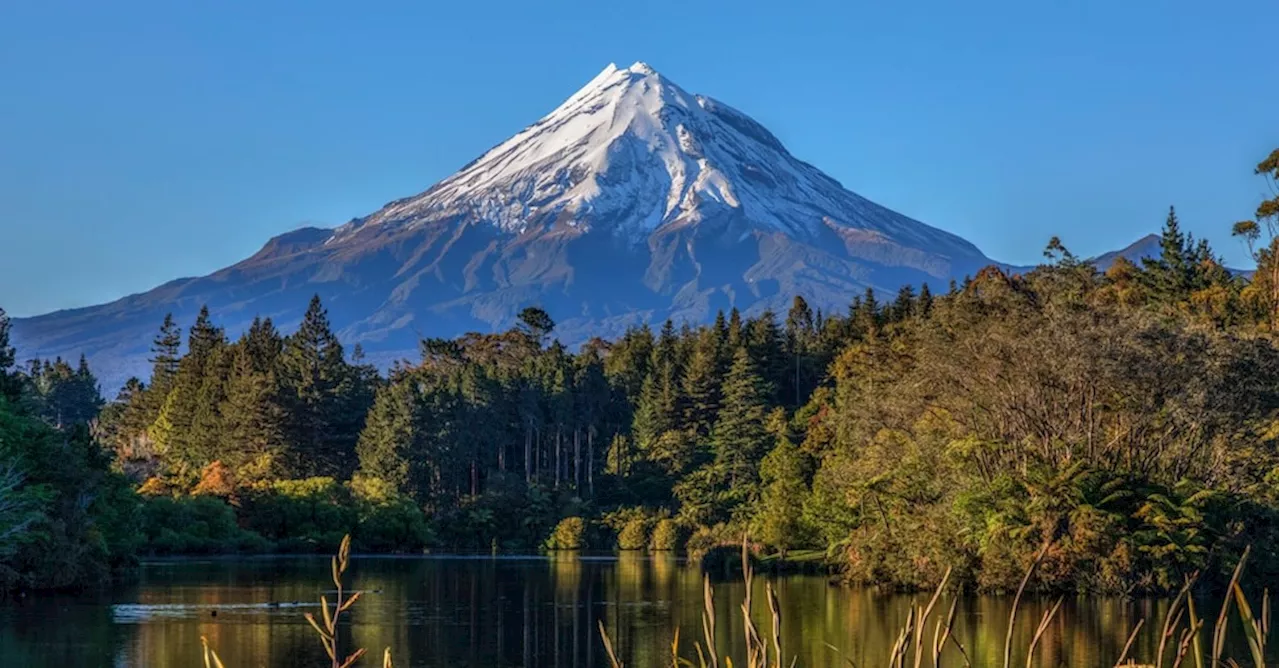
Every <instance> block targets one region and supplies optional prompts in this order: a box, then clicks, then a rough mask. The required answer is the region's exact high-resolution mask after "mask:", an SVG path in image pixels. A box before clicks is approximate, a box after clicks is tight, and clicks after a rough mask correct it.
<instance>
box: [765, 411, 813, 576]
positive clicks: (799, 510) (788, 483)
mask: <svg viewBox="0 0 1280 668" xmlns="http://www.w3.org/2000/svg"><path fill="white" fill-rule="evenodd" d="M760 479H761V482H762V483H763V485H764V489H763V491H762V492H761V495H760V509H759V512H757V513H756V516H755V518H754V522H753V523H754V525H755V535H756V536H757V537H758V538H759V539H760V540H762V541H764V542H765V543H766V544H768V545H772V546H774V547H776V548H777V549H778V550H779V552H781V553H782V554H783V555H785V554H786V552H787V550H789V549H791V548H795V547H799V546H801V545H802V544H803V543H804V541H805V538H806V531H805V527H804V523H803V516H804V503H805V498H806V497H807V496H808V488H807V486H806V485H805V466H804V459H803V455H802V454H801V453H800V450H799V449H798V448H796V446H795V444H793V443H792V442H791V439H789V438H787V437H786V435H779V437H778V442H777V445H776V446H774V449H773V451H772V452H770V453H769V454H768V455H767V456H766V457H765V458H764V460H763V461H761V463H760Z"/></svg>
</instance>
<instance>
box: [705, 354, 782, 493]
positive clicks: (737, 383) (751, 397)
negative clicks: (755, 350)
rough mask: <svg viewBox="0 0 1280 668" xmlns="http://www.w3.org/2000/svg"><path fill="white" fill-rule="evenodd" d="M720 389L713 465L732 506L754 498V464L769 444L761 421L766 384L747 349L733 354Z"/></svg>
mask: <svg viewBox="0 0 1280 668" xmlns="http://www.w3.org/2000/svg"><path fill="white" fill-rule="evenodd" d="M723 392H724V399H723V407H722V408H721V410H720V416H719V419H718V420H717V421H716V426H715V431H714V432H713V433H714V437H713V445H714V448H715V467H716V469H717V472H718V474H719V477H720V478H721V480H723V484H724V485H725V489H724V492H725V493H726V494H727V498H728V499H729V500H730V503H729V504H728V505H735V504H739V503H743V502H746V501H748V500H750V499H751V498H754V496H755V490H756V487H757V477H756V464H757V462H759V461H760V457H761V456H762V455H763V454H764V450H765V449H766V448H767V447H768V443H769V436H768V433H767V432H766V431H765V422H764V420H765V401H766V398H767V397H768V395H769V387H768V385H767V384H766V383H765V381H764V380H763V379H761V378H760V376H759V375H758V374H757V373H756V369H755V365H754V364H753V363H752V360H751V357H750V356H749V355H748V354H747V352H746V350H743V349H739V350H738V351H737V352H736V353H734V356H733V365H732V366H731V367H730V368H729V375H728V376H727V377H726V378H725V382H724V390H723Z"/></svg>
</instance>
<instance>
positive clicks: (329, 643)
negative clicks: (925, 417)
mask: <svg viewBox="0 0 1280 668" xmlns="http://www.w3.org/2000/svg"><path fill="white" fill-rule="evenodd" d="M1051 545H1052V542H1046V543H1045V544H1044V546H1043V547H1041V548H1040V551H1039V552H1038V553H1036V556H1035V558H1034V559H1033V560H1032V562H1031V565H1030V566H1028V567H1027V571H1026V573H1025V574H1024V575H1023V576H1022V582H1021V584H1020V585H1019V586H1018V591H1017V593H1016V594H1015V595H1014V597H1013V607H1012V609H1011V610H1010V611H1009V622H1008V627H1007V628H1006V629H1005V642H1004V662H1003V664H1002V668H1010V666H1011V665H1013V664H1012V663H1011V661H1012V656H1013V629H1014V624H1015V622H1016V621H1017V618H1018V608H1019V607H1020V605H1021V602H1022V594H1023V593H1024V592H1025V591H1026V588H1027V584H1028V583H1029V582H1030V581H1031V578H1032V576H1033V575H1034V574H1035V571H1036V568H1037V567H1039V565H1040V562H1041V561H1042V560H1043V559H1044V555H1045V553H1046V552H1048V551H1049V547H1050V546H1051ZM350 558H351V536H346V537H344V538H343V539H342V544H341V545H340V546H339V547H338V554H337V555H336V556H334V557H333V559H332V561H331V566H332V568H331V572H332V575H333V584H334V586H335V587H336V594H335V596H334V601H333V603H332V610H333V611H332V613H331V612H330V602H329V600H328V598H327V597H325V596H321V597H320V609H321V613H322V619H320V620H317V619H316V618H315V616H314V615H312V614H311V613H305V615H304V616H305V617H306V619H307V621H308V622H309V623H310V624H311V626H312V628H314V629H315V630H316V633H317V634H318V635H319V636H320V642H321V644H322V645H323V646H324V650H325V653H326V654H328V655H329V659H330V660H331V661H332V664H331V668H352V667H353V666H354V665H355V664H356V662H357V661H359V660H360V659H361V658H362V657H363V656H364V655H365V648H363V647H360V648H357V649H355V650H354V651H352V652H351V653H350V654H348V655H347V656H346V658H345V659H339V657H340V656H342V650H341V648H340V647H339V643H338V620H339V618H340V617H341V615H342V614H343V613H344V612H346V611H347V610H348V609H350V607H351V606H352V605H354V604H355V602H356V601H357V600H359V598H360V592H358V591H357V592H354V593H352V594H351V595H350V596H347V597H346V598H343V584H342V577H343V575H345V574H346V572H347V567H348V566H349V565H350ZM1248 558H1249V549H1248V548H1246V549H1245V551H1244V554H1242V555H1241V556H1240V561H1239V563H1237V564H1236V568H1235V571H1234V572H1233V573H1232V574H1231V582H1230V584H1229V585H1228V587H1227V593H1226V595H1225V596H1224V597H1223V600H1222V607H1221V609H1220V610H1219V612H1218V617H1217V620H1216V621H1215V623H1214V625H1213V634H1212V642H1211V643H1210V646H1209V652H1208V654H1206V653H1205V652H1204V648H1203V647H1202V643H1201V642H1200V631H1201V630H1202V629H1203V628H1204V620H1203V619H1202V618H1200V617H1199V616H1198V615H1197V614H1196V607H1195V603H1194V601H1193V600H1192V598H1191V587H1192V585H1194V584H1195V581H1196V576H1197V574H1193V575H1192V576H1191V577H1189V578H1187V580H1186V582H1185V583H1184V584H1183V586H1182V589H1180V590H1179V591H1178V595H1177V596H1176V597H1175V598H1174V599H1173V602H1172V603H1171V604H1170V606H1169V609H1168V611H1166V613H1165V617H1164V622H1163V624H1162V626H1161V631H1160V643H1159V644H1158V645H1157V648H1156V656H1155V661H1154V662H1153V663H1138V662H1137V661H1136V660H1135V659H1134V658H1132V657H1130V656H1129V650H1130V648H1131V647H1132V646H1133V642H1134V640H1135V639H1136V638H1137V637H1138V631H1139V630H1140V629H1142V627H1143V625H1144V624H1145V623H1146V619H1139V620H1138V623H1137V624H1135V625H1134V627H1133V631H1132V632H1130V634H1129V638H1128V641H1127V642H1125V645H1124V649H1123V650H1121V652H1120V656H1119V657H1117V658H1116V662H1115V664H1114V668H1165V667H1166V666H1172V667H1173V668H1179V667H1181V666H1182V665H1183V664H1184V662H1185V661H1186V660H1187V659H1190V660H1191V661H1192V663H1191V664H1190V665H1192V666H1195V668H1206V667H1208V668H1223V667H1226V668H1243V666H1246V665H1250V664H1252V665H1253V666H1254V667H1255V668H1264V667H1265V666H1266V657H1265V649H1266V646H1267V638H1268V636H1269V634H1270V632H1271V628H1270V624H1271V594H1270V591H1268V590H1267V589H1263V591H1262V610H1261V613H1262V614H1261V615H1259V616H1255V615H1254V614H1253V608H1252V607H1251V606H1250V605H1249V601H1248V599H1247V598H1246V597H1245V595H1244V591H1243V590H1242V589H1241V588H1240V574H1241V573H1242V572H1243V571H1244V566H1245V562H1246V561H1247V560H1248ZM742 577H743V581H744V583H745V585H746V589H745V593H744V595H743V600H742V604H741V610H742V620H743V629H744V633H743V635H744V640H745V648H744V649H745V651H746V655H745V656H746V663H745V664H744V666H745V668H796V662H797V659H798V657H797V656H796V655H792V656H791V659H790V661H789V662H787V661H785V658H784V657H785V656H786V655H785V653H784V652H783V647H782V613H781V611H780V606H779V604H778V596H777V593H776V592H775V591H774V589H773V583H772V582H768V581H766V582H765V598H766V599H767V601H766V602H767V605H768V608H769V616H770V620H771V621H772V624H771V625H770V628H769V630H768V635H767V636H766V635H762V634H761V631H760V629H759V628H758V627H757V626H756V623H755V620H753V619H752V618H751V609H752V601H751V584H752V581H753V579H754V577H755V573H754V571H753V569H752V568H751V557H750V551H749V549H748V541H747V537H746V536H743V539H742ZM950 579H951V569H949V568H948V569H947V571H946V573H944V574H943V576H942V581H941V582H939V583H938V586H937V588H936V589H934V591H933V596H932V597H930V598H929V602H928V603H927V604H925V605H923V606H920V605H915V606H912V607H911V609H910V610H909V611H908V613H907V618H906V620H905V621H904V622H903V624H902V626H901V627H900V628H899V630H898V634H897V637H896V639H895V641H894V644H893V646H892V649H891V650H890V653H889V656H887V657H884V662H885V663H887V664H888V666H889V668H922V667H925V666H928V667H931V668H942V667H943V666H944V665H945V666H953V665H957V666H958V665H963V666H967V667H972V666H973V663H972V662H971V661H970V660H969V654H968V652H966V651H965V648H964V645H963V644H962V643H961V642H960V640H959V639H957V638H956V637H955V635H954V633H953V632H952V631H953V629H954V622H955V617H956V602H957V599H954V598H953V599H952V601H951V606H950V608H949V610H948V612H947V614H946V615H945V616H938V617H937V618H936V619H935V618H934V614H933V613H934V610H935V609H936V607H937V603H938V599H939V598H941V597H942V592H943V590H944V589H946V586H947V582H948V581H949V580H950ZM702 599H703V607H702V635H703V640H702V641H701V642H699V641H694V643H693V648H694V651H695V653H696V654H697V660H698V662H697V663H696V664H695V663H694V662H693V661H692V660H690V659H688V658H685V657H682V656H680V629H679V628H676V631H675V635H674V637H673V638H672V640H671V663H670V664H669V668H695V667H696V668H721V666H723V667H724V668H734V662H733V659H732V658H731V656H730V654H729V652H728V651H725V650H722V649H721V648H719V647H717V646H716V642H715V635H716V610H715V597H714V594H713V593H712V590H711V579H710V577H708V576H707V575H706V574H703V576H702ZM1233 602H1234V604H1235V605H1236V607H1237V608H1238V609H1239V615H1240V620H1241V622H1242V623H1243V625H1244V635H1245V644H1246V646H1247V648H1248V651H1249V663H1241V662H1239V661H1237V660H1236V659H1234V658H1231V657H1228V658H1226V659H1223V658H1222V653H1223V651H1224V649H1225V644H1226V637H1227V618H1228V617H1230V612H1231V606H1232V603H1233ZM1061 607H1062V598H1061V597H1059V598H1058V600H1057V601H1056V602H1054V604H1053V605H1052V606H1051V607H1050V608H1049V609H1048V610H1046V611H1045V613H1044V614H1043V615H1042V616H1041V618H1040V623H1039V625H1037V627H1036V632H1035V634H1034V635H1033V636H1032V638H1031V642H1030V644H1029V645H1028V646H1027V648H1026V657H1027V658H1026V668H1031V666H1032V665H1033V663H1034V659H1035V654H1036V647H1037V646H1038V645H1039V644H1040V640H1041V638H1042V637H1043V636H1044V634H1045V632H1046V631H1047V630H1048V629H1049V625H1050V623H1051V622H1052V621H1053V619H1054V617H1056V616H1057V614H1058V610H1059V609H1060V608H1061ZM1184 615H1185V619H1184ZM931 624H932V629H933V631H932V633H930V632H929V629H930V625H931ZM597 625H598V627H599V630H600V640H601V641H602V642H603V644H604V649H605V655H606V656H607V657H608V660H609V665H610V666H611V668H624V665H623V663H622V661H621V660H620V659H619V658H618V655H617V653H616V652H615V651H614V645H613V641H612V640H611V639H610V637H609V632H608V630H607V629H605V626H604V621H602V620H601V621H597ZM1174 638H1177V639H1178V640H1177V642H1176V643H1171V641H1172V640H1173V639H1174ZM200 642H201V643H202V644H203V646H204V665H205V668H226V667H225V666H224V665H223V663H222V660H221V659H219V658H218V654H217V652H215V651H214V650H213V649H211V648H210V647H209V643H208V641H207V640H206V639H205V638H204V637H201V638H200ZM948 644H949V645H950V646H951V647H954V648H955V652H954V653H953V654H952V655H948V656H946V657H945V658H947V659H949V660H950V661H947V662H944V661H943V659H944V656H943V654H944V651H945V650H946V649H947V648H948ZM827 647H829V648H831V649H832V650H833V651H838V650H836V648H835V647H833V646H832V645H830V644H828V645H827ZM956 654H958V655H959V657H958V658H959V661H960V662H962V663H960V662H957V661H955V659H956V658H957V657H955V656H954V655H956ZM771 656H772V659H771V658H770V657H771ZM1166 657H1167V660H1166ZM842 658H843V659H844V660H845V662H846V663H848V664H849V666H850V668H860V667H859V665H858V664H856V663H854V661H853V660H852V659H850V658H848V657H842ZM864 665H865V664H864ZM876 665H880V664H876ZM382 667H383V668H392V663H391V648H390V647H388V648H386V649H385V650H384V651H383V654H382Z"/></svg>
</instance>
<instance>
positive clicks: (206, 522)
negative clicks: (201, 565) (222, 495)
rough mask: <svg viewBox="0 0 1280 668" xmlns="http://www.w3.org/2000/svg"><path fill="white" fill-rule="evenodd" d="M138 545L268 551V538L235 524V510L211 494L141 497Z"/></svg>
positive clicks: (152, 549) (173, 550)
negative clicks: (140, 540)
mask: <svg viewBox="0 0 1280 668" xmlns="http://www.w3.org/2000/svg"><path fill="white" fill-rule="evenodd" d="M144 499H145V500H144V501H143V503H142V506H141V509H140V510H141V512H140V513H139V516H140V520H141V527H142V537H143V542H142V549H143V551H145V552H149V553H151V554H216V553H226V552H268V551H270V550H271V543H270V541H268V540H266V539H264V538H263V537H262V536H260V535H258V534H256V533H253V532H252V531H246V530H244V529H242V528H240V527H239V525H237V524H236V515H235V511H234V510H232V508H231V506H229V505H227V503H226V502H225V501H223V500H221V499H219V498H216V497H212V496H203V495H202V496H189V497H167V496H159V497H150V498H146V497H144Z"/></svg>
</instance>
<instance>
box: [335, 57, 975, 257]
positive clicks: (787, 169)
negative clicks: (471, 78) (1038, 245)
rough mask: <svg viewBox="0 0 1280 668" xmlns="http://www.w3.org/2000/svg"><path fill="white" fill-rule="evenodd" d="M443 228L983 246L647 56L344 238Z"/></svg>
mask: <svg viewBox="0 0 1280 668" xmlns="http://www.w3.org/2000/svg"><path fill="white" fill-rule="evenodd" d="M442 220H453V221H456V222H458V223H460V224H480V225H490V226H493V227H496V228H498V229H499V230H502V231H504V232H506V233H512V234H520V233H523V232H526V231H528V230H530V229H543V230H545V229H549V227H560V228H568V229H571V230H575V231H578V232H586V231H588V230H596V231H604V230H607V231H608V232H610V233H612V234H613V235H615V236H617V237H620V238H623V239H626V240H629V241H631V242H635V243H639V242H642V241H643V240H644V239H646V238H647V237H648V235H649V234H651V233H653V232H654V231H655V230H659V229H662V228H666V227H668V226H684V225H697V224H700V223H703V222H705V221H708V220H716V221H719V222H720V223H721V224H723V225H729V224H732V225H734V226H735V229H737V228H738V227H740V228H742V229H741V232H743V233H745V232H746V231H748V230H750V229H762V230H768V231H778V232H783V233H786V234H787V235H789V236H792V237H795V238H813V237H814V236H815V235H817V234H819V233H820V232H821V231H822V230H823V229H824V228H827V227H832V226H834V227H836V228H852V229H858V230H870V231H872V232H874V233H875V234H878V235H884V236H887V237H891V238H897V239H899V240H905V239H903V237H906V238H909V239H911V240H912V241H919V240H920V239H918V238H917V237H924V238H927V239H928V240H929V241H930V242H932V243H934V245H937V243H938V242H941V243H942V245H944V246H952V245H954V244H959V245H961V246H964V247H966V248H964V252H965V254H968V253H970V252H972V253H976V252H977V251H976V249H974V248H972V246H970V245H969V244H967V243H965V242H963V241H962V240H960V239H959V238H957V237H954V236H952V235H949V234H946V233H943V232H941V231H939V230H935V229H933V228H929V227H927V226H925V225H922V224H920V223H917V222H916V221H913V220H910V219H908V218H906V217H904V216H900V215H898V214H896V213H893V212H891V211H889V210H887V209H884V208H882V207H879V206H877V205H875V204H873V203H871V202H868V201H867V200H865V199H863V198H861V197H859V196H857V195H855V194H853V193H851V192H849V191H848V190H845V189H844V188H843V187H842V186H841V185H840V184H839V183H838V182H836V181H835V180H833V179H831V178H830V177H828V176H826V175H825V174H823V173H822V172H821V171H819V170H818V169H816V168H814V167H812V166H811V165H809V164H807V163H804V162H802V161H800V160H798V159H796V158H795V157H793V156H792V155H791V154H790V153H789V152H788V151H787V150H786V149H785V148H784V147H783V145H782V143H781V142H779V141H778V139H777V138H776V137H774V136H773V135H772V134H771V133H770V132H769V131H768V130H766V129H765V128H764V127H763V126H761V125H760V124H759V123H757V122H755V121H754V120H752V119H751V118H750V117H748V116H747V115H746V114H743V113H742V112H740V111H737V110H735V109H733V108H732V107H729V106H728V105H725V104H723V103H721V102H718V101H716V100H714V99H712V98H709V97H705V96H701V95H694V94H691V93H689V92H687V91H685V90H684V89H683V88H681V87H680V86H678V85H676V84H675V83H674V82H672V81H671V80H669V79H667V78H666V77H664V76H663V75H661V74H660V73H658V71H657V70H655V69H654V68H652V67H650V66H649V65H647V64H645V63H643V62H636V63H634V64H632V65H631V66H630V67H627V68H625V69H622V68H619V67H617V65H615V64H613V63H610V64H609V65H608V66H607V67H605V68H604V69H603V70H601V71H600V73H599V74H597V75H596V76H595V77H594V78H592V79H591V80H590V81H589V82H587V84H586V85H585V86H583V87H582V88H581V89H579V90H578V91H577V92H575V93H574V94H573V95H571V96H569V98H568V99H566V100H565V101H564V103H562V104H561V105H560V106H559V107H557V108H556V109H554V110H553V111H552V112H551V113H549V114H547V115H546V116H544V117H542V118H541V119H539V120H538V121H537V122H535V123H534V124H533V125H530V126H529V127H527V128H525V129H524V130H522V131H521V132H519V133H517V134H516V135H515V136H513V137H511V138H510V139H508V140H506V141H504V142H502V143H501V144H498V145H497V146H495V147H494V148H492V149H490V150H489V151H488V152H486V153H485V154H484V155H482V156H480V157H479V158H478V159H476V160H475V161H473V162H472V163H470V164H468V165H466V166H465V167H463V168H462V169H461V170H460V171H458V172H457V173H455V174H454V175H453V176H450V177H449V178H447V179H445V180H444V181H441V182H440V183H438V184H437V185H435V186H434V187H432V188H431V189H429V190H427V191H426V192H424V193H422V194H420V195H417V196H414V197H410V198H407V199H404V200H400V201H397V202H393V203H392V204H390V205H388V206H387V207H385V208H384V209H383V210H382V211H379V212H378V213H376V214H374V215H372V216H369V217H367V218H364V219H361V220H359V221H355V222H353V223H352V224H348V225H347V226H344V227H343V228H340V229H339V230H338V232H337V234H336V235H335V239H337V238H341V237H343V236H346V235H348V234H352V233H354V232H356V231H357V230H359V229H362V228H366V227H369V226H378V225H392V226H396V227H399V226H414V225H421V224H427V223H432V222H437V221H442Z"/></svg>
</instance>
